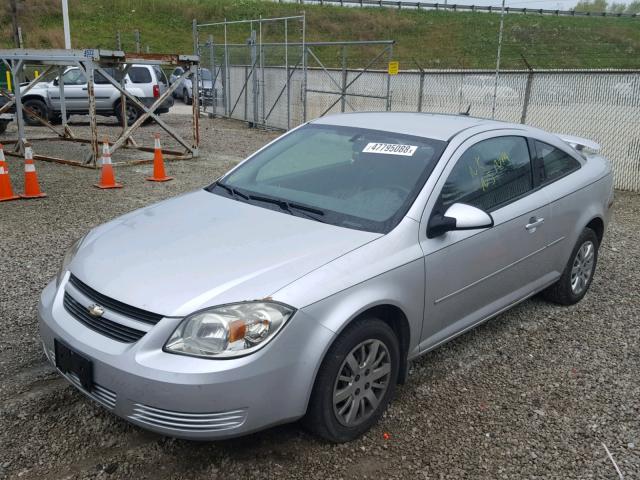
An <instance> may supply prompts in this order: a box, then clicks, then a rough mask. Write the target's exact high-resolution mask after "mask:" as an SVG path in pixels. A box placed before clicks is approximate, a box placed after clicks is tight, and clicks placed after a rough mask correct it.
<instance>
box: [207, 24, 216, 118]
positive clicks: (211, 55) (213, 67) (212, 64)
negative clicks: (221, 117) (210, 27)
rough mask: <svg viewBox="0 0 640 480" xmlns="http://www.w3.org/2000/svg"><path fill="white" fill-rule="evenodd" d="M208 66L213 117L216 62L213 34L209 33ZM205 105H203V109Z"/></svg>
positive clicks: (212, 114)
mask: <svg viewBox="0 0 640 480" xmlns="http://www.w3.org/2000/svg"><path fill="white" fill-rule="evenodd" d="M209 67H210V68H211V71H210V72H211V117H212V118H213V117H214V116H215V113H216V96H217V95H216V93H217V92H216V79H217V78H218V76H217V75H216V63H215V56H214V52H213V35H209ZM206 110H207V107H206V106H205V111H206Z"/></svg>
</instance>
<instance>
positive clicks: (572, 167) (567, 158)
mask: <svg viewBox="0 0 640 480" xmlns="http://www.w3.org/2000/svg"><path fill="white" fill-rule="evenodd" d="M535 146H536V154H537V157H538V167H539V181H540V183H541V184H542V185H545V184H548V183H551V182H553V181H554V180H557V179H559V178H562V177H564V176H565V175H568V174H570V173H571V172H575V171H576V170H578V169H579V168H580V162H578V160H576V159H575V158H573V157H572V156H571V155H569V154H568V153H566V152H563V151H562V150H560V149H558V148H556V147H552V146H551V145H549V144H547V143H544V142H540V141H537V140H536V141H535Z"/></svg>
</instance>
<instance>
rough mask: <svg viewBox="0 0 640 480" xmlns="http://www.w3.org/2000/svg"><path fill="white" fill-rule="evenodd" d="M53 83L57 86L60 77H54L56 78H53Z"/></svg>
mask: <svg viewBox="0 0 640 480" xmlns="http://www.w3.org/2000/svg"><path fill="white" fill-rule="evenodd" d="M53 84H54V85H55V86H56V87H57V86H58V85H59V84H60V78H59V77H56V78H55V79H54V80H53Z"/></svg>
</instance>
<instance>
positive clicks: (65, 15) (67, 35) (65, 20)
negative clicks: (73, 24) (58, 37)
mask: <svg viewBox="0 0 640 480" xmlns="http://www.w3.org/2000/svg"><path fill="white" fill-rule="evenodd" d="M62 24H63V27H64V48H65V50H71V31H70V30H69V3H68V0H62Z"/></svg>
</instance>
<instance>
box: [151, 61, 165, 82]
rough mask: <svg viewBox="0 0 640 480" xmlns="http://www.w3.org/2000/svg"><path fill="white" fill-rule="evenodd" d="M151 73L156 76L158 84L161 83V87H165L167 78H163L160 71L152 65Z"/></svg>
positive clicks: (162, 73) (163, 75)
mask: <svg viewBox="0 0 640 480" xmlns="http://www.w3.org/2000/svg"><path fill="white" fill-rule="evenodd" d="M153 71H154V72H155V74H156V78H157V79H158V83H161V84H162V85H167V83H168V82H167V77H166V76H165V74H164V72H163V71H162V69H161V68H160V67H159V66H157V65H154V66H153Z"/></svg>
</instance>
